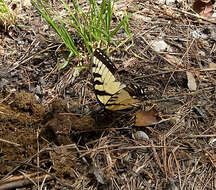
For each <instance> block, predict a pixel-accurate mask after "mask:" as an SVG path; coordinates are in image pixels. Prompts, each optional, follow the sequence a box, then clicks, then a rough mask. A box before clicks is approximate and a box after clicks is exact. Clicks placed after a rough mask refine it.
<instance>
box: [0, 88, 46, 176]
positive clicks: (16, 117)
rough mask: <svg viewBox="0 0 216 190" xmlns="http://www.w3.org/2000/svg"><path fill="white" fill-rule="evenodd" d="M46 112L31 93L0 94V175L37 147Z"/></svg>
mask: <svg viewBox="0 0 216 190" xmlns="http://www.w3.org/2000/svg"><path fill="white" fill-rule="evenodd" d="M44 114H45V108H44V107H43V106H42V105H40V104H38V103H37V102H36V100H35V98H34V96H33V95H32V94H29V93H26V92H24V91H21V92H19V93H16V94H13V93H12V94H6V93H1V94H0V126H1V128H0V138H1V139H0V149H1V151H2V154H1V155H2V156H1V159H0V168H1V171H0V172H1V173H0V175H3V174H5V173H6V172H9V171H10V170H11V169H13V168H14V167H15V166H17V164H19V163H21V162H23V161H25V160H26V159H28V158H29V157H30V156H32V155H34V154H35V153H36V151H37V131H38V129H39V126H40V121H41V120H42V119H43V116H44Z"/></svg>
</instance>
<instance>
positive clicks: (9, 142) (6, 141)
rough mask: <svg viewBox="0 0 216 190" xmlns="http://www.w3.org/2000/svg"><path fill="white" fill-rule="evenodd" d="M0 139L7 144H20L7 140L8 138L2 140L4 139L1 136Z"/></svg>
mask: <svg viewBox="0 0 216 190" xmlns="http://www.w3.org/2000/svg"><path fill="white" fill-rule="evenodd" d="M0 141H2V142H5V143H8V144H12V145H14V146H21V145H20V144H17V143H14V142H11V141H8V140H4V139H2V138H0Z"/></svg>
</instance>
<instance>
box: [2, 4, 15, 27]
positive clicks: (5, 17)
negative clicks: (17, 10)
mask: <svg viewBox="0 0 216 190" xmlns="http://www.w3.org/2000/svg"><path fill="white" fill-rule="evenodd" d="M15 21H16V17H15V15H14V13H13V11H12V10H11V9H10V8H9V7H8V6H7V4H6V3H5V1H4V0H0V28H4V29H5V30H7V27H10V26H12V25H14V24H15Z"/></svg>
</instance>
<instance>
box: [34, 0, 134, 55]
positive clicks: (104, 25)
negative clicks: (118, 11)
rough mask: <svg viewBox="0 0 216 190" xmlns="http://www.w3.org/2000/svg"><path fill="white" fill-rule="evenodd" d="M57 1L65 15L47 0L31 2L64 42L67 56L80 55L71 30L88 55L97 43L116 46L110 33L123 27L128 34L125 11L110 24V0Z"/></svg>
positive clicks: (112, 4) (112, 2)
mask: <svg viewBox="0 0 216 190" xmlns="http://www.w3.org/2000/svg"><path fill="white" fill-rule="evenodd" d="M60 2H61V5H62V7H63V11H62V12H63V14H64V15H63V14H62V15H60V13H59V12H56V11H55V9H54V7H52V6H51V5H50V4H48V3H47V2H46V1H41V0H35V1H32V3H33V6H34V7H35V8H36V9H37V10H38V11H39V13H40V14H41V15H42V16H43V18H44V19H45V20H46V21H47V22H48V23H49V24H50V26H51V27H52V28H53V29H54V30H55V32H56V33H57V34H58V35H59V37H60V38H61V39H62V41H63V42H64V43H65V45H66V47H67V48H68V50H69V51H70V55H69V57H71V56H74V55H75V56H80V53H79V51H78V48H77V44H76V43H75V41H74V39H73V38H72V37H71V33H70V32H69V31H73V33H75V34H76V35H77V37H78V38H79V39H81V41H82V43H83V46H84V47H85V49H86V50H87V51H88V53H89V54H90V55H92V51H93V49H94V48H95V47H98V46H99V45H100V46H103V47H104V46H107V47H108V46H109V45H110V44H113V45H114V46H117V45H118V44H116V42H115V41H114V40H113V37H114V36H115V35H116V33H117V32H118V31H119V30H120V29H121V28H122V27H123V28H124V30H125V31H126V33H127V34H128V35H130V31H129V27H128V26H129V24H128V17H129V16H128V15H127V16H125V17H124V18H123V19H122V20H121V21H120V22H119V23H118V24H117V25H116V26H113V25H112V16H113V15H112V14H113V8H114V1H112V0H102V2H101V3H100V4H98V3H97V1H96V0H88V1H87V4H86V5H85V6H83V5H80V4H79V1H78V0H72V1H71V4H70V5H69V4H67V3H66V2H65V1H64V0H60Z"/></svg>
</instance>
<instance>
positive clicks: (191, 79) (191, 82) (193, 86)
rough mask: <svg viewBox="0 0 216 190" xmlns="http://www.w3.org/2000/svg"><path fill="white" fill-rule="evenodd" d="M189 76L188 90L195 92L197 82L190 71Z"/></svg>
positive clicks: (187, 73)
mask: <svg viewBox="0 0 216 190" xmlns="http://www.w3.org/2000/svg"><path fill="white" fill-rule="evenodd" d="M186 75H187V79H188V83H187V85H188V88H189V89H190V90H192V91H195V90H196V89H197V84H196V80H195V78H194V76H193V74H192V73H191V72H189V71H187V72H186Z"/></svg>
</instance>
